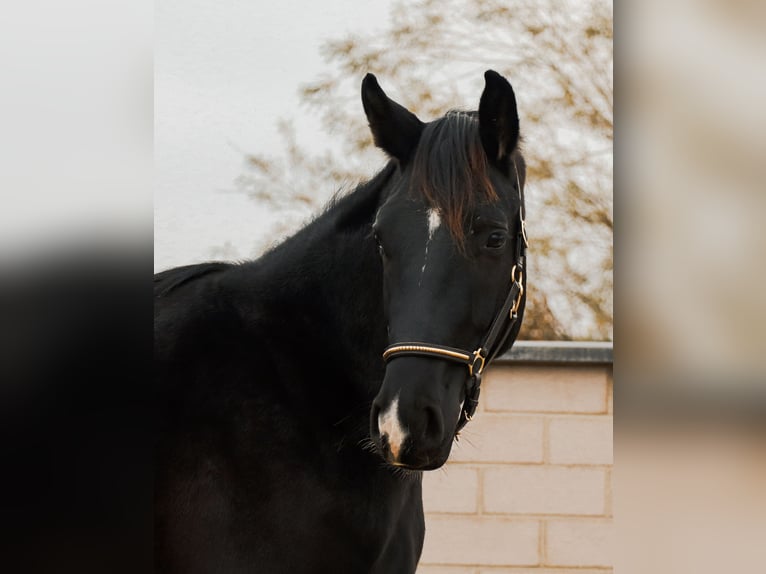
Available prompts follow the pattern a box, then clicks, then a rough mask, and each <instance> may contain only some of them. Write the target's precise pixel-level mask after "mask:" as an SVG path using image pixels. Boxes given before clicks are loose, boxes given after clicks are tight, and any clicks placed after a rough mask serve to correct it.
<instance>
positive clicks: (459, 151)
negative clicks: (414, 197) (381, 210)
mask: <svg viewBox="0 0 766 574" xmlns="http://www.w3.org/2000/svg"><path fill="white" fill-rule="evenodd" d="M410 189H411V191H412V192H414V193H418V194H421V195H422V197H423V198H424V199H425V201H426V203H427V204H428V205H429V206H430V207H431V208H432V209H436V210H438V212H439V213H440V215H441V218H442V221H444V222H445V223H446V225H447V228H448V229H449V231H450V234H451V235H452V237H453V239H454V240H455V242H456V243H457V244H458V245H459V246H461V245H462V244H463V240H464V238H465V224H466V218H467V217H468V215H469V214H470V212H471V210H472V208H473V206H474V205H475V204H476V203H477V200H482V199H484V200H487V201H495V200H497V198H498V196H497V191H496V190H495V188H494V186H493V185H492V181H491V180H490V178H489V163H488V161H487V155H486V153H485V151H484V147H483V145H482V143H481V137H480V135H479V120H478V114H477V113H476V112H464V111H457V110H453V111H450V112H448V113H447V114H446V115H445V116H444V117H443V118H441V119H439V120H437V121H435V122H432V123H430V124H427V125H426V127H425V128H424V130H423V133H422V135H421V136H420V142H419V143H418V147H417V151H416V152H415V157H414V160H413V167H412V179H411V181H410Z"/></svg>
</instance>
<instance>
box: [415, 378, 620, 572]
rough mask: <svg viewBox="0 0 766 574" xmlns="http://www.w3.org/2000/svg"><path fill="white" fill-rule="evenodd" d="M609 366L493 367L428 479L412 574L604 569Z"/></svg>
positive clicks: (607, 560)
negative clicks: (475, 406)
mask: <svg viewBox="0 0 766 574" xmlns="http://www.w3.org/2000/svg"><path fill="white" fill-rule="evenodd" d="M611 468H612V367H611V365H606V364H604V365H593V364H565V365H562V364H552V363H523V364H522V363H517V364H503V365H499V366H494V367H492V368H491V369H489V370H488V371H487V373H486V374H485V377H484V381H483V383H482V396H481V403H480V405H479V410H478V411H477V413H476V416H475V417H474V420H473V421H471V422H470V423H469V424H468V426H467V427H466V428H465V429H464V430H463V433H462V434H461V438H460V441H459V442H458V444H456V445H455V446H454V447H453V451H452V455H451V456H450V461H449V462H448V463H447V464H446V465H445V466H444V468H443V469H441V470H438V471H434V472H428V473H425V475H424V479H423V503H424V506H425V511H426V540H425V546H424V548H423V555H422V557H421V561H420V566H419V567H418V574H500V573H505V574H533V573H534V574H566V573H572V574H574V573H576V574H596V573H599V574H604V573H606V572H611V571H612V567H611V565H612V559H611V555H610V552H611V549H612V544H611V542H610V537H611V535H612V502H611V472H612V471H611Z"/></svg>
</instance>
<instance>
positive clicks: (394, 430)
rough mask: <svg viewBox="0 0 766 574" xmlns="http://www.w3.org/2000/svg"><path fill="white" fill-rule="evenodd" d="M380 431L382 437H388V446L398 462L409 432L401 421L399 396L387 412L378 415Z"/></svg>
mask: <svg viewBox="0 0 766 574" xmlns="http://www.w3.org/2000/svg"><path fill="white" fill-rule="evenodd" d="M378 429H379V430H380V436H381V437H382V436H383V435H387V436H388V446H389V447H390V448H391V454H392V455H393V456H394V461H396V460H397V459H398V458H399V453H400V452H401V450H402V446H403V445H404V441H405V440H406V438H407V431H406V430H405V429H403V428H402V424H401V422H400V421H399V395H398V394H397V395H396V397H394V400H393V401H392V402H391V404H390V405H389V407H388V409H387V410H386V412H384V413H381V414H380V415H378Z"/></svg>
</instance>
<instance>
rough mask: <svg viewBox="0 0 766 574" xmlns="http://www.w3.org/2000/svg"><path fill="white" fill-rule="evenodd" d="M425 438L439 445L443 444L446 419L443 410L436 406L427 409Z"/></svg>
mask: <svg viewBox="0 0 766 574" xmlns="http://www.w3.org/2000/svg"><path fill="white" fill-rule="evenodd" d="M425 436H426V438H427V439H429V440H433V441H434V442H437V443H441V441H442V437H444V419H443V418H442V413H441V410H439V409H438V408H436V407H434V406H428V407H426V429H425Z"/></svg>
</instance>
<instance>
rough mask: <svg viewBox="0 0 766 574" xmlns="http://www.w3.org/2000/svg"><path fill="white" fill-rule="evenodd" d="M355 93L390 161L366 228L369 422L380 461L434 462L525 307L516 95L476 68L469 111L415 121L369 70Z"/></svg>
mask: <svg viewBox="0 0 766 574" xmlns="http://www.w3.org/2000/svg"><path fill="white" fill-rule="evenodd" d="M362 103H363V105H364V110H365V113H366V115H367V119H368V121H369V125H370V129H371V131H372V135H373V137H374V139H375V143H376V145H377V146H378V147H380V148H381V149H383V150H384V151H385V152H386V153H387V154H388V155H389V156H390V157H391V158H392V159H393V160H394V161H395V162H396V163H397V164H398V170H397V176H396V177H393V178H392V179H391V180H390V181H389V183H388V188H387V189H386V192H385V194H383V195H382V198H381V200H380V203H379V206H378V209H377V212H376V213H375V216H374V222H373V224H372V230H373V234H374V237H375V240H376V241H377V244H378V251H379V256H380V260H381V265H382V271H383V300H384V313H385V318H386V321H387V328H388V338H389V344H390V347H389V348H388V349H387V351H386V353H385V354H384V358H385V359H386V370H385V377H384V379H383V383H382V386H381V388H380V391H379V392H378V394H377V396H376V397H375V400H374V401H373V405H372V410H371V416H370V432H371V435H370V436H371V438H372V440H373V442H374V443H375V444H376V446H377V447H378V450H379V451H380V453H382V455H383V457H384V458H385V459H386V461H387V462H389V463H390V464H393V465H396V466H400V467H405V468H409V469H416V470H429V469H434V468H438V467H440V466H441V465H443V464H444V463H445V462H446V460H447V458H448V456H449V453H450V450H451V448H452V443H453V439H454V438H455V437H456V435H457V432H458V430H459V429H460V428H461V427H462V425H463V424H465V422H466V421H467V420H469V419H470V415H471V414H473V409H475V401H476V400H477V399H478V388H479V387H478V385H479V382H480V376H481V372H482V371H483V369H484V367H485V366H486V364H487V363H488V362H489V361H490V360H491V359H492V358H493V357H494V356H495V355H497V354H500V353H502V352H504V351H505V350H507V349H508V348H509V347H510V345H511V344H512V342H513V340H514V339H515V337H516V335H517V333H518V329H519V325H520V322H521V316H522V314H523V308H524V301H525V297H524V282H525V277H524V273H523V271H524V269H523V263H524V253H525V251H524V249H525V243H526V240H525V232H524V229H523V185H524V179H525V167H524V160H523V157H522V156H521V153H520V151H519V149H518V144H519V119H518V113H517V109H516V97H515V95H514V92H513V88H512V87H511V85H510V84H509V83H508V81H507V80H506V79H505V78H503V77H502V76H500V75H499V74H497V73H496V72H494V71H488V72H486V74H485V87H484V91H483V93H482V95H481V99H480V103H479V109H478V112H462V111H451V112H448V113H447V114H446V115H445V116H444V117H442V118H440V119H437V120H435V121H433V122H429V123H424V122H422V121H420V120H419V119H418V118H417V117H416V116H415V115H414V114H413V113H411V112H410V111H408V110H407V109H406V108H404V107H403V106H401V105H400V104H398V103H396V102H394V101H393V100H391V99H389V98H388V97H387V96H386V94H385V93H384V92H383V90H382V89H381V88H380V86H379V84H378V82H377V80H376V79H375V77H374V76H373V75H371V74H368V75H367V76H366V77H365V79H364V81H363V83H362Z"/></svg>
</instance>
